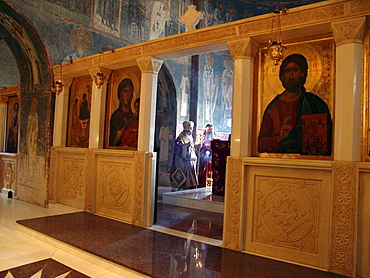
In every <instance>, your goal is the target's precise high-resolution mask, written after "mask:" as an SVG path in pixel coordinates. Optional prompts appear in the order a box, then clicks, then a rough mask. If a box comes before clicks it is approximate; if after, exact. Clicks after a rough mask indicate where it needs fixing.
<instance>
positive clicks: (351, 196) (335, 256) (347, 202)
mask: <svg viewBox="0 0 370 278" xmlns="http://www.w3.org/2000/svg"><path fill="white" fill-rule="evenodd" d="M357 173H358V166H357V164H356V163H335V164H334V189H333V194H334V196H333V197H334V198H333V214H332V218H333V226H332V229H331V252H330V270H331V271H332V272H337V273H341V274H344V275H348V276H353V275H354V272H355V252H356V219H357V217H356V213H357V207H358V204H357V201H356V199H357V198H356V196H357V183H358V176H357Z"/></svg>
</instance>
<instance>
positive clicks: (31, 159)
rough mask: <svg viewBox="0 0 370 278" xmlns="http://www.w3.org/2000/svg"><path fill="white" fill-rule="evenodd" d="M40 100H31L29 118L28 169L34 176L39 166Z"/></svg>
mask: <svg viewBox="0 0 370 278" xmlns="http://www.w3.org/2000/svg"><path fill="white" fill-rule="evenodd" d="M37 106H38V102H37V99H35V98H34V99H33V100H32V102H31V109H30V114H29V115H28V120H27V155H28V171H29V174H30V176H33V175H34V173H35V172H36V168H35V167H37V148H38V134H39V124H38V122H39V115H38V113H37Z"/></svg>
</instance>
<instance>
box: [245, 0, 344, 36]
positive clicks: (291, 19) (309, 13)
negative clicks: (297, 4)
mask: <svg viewBox="0 0 370 278" xmlns="http://www.w3.org/2000/svg"><path fill="white" fill-rule="evenodd" d="M344 15H345V5H344V3H340V4H335V5H329V6H324V7H318V8H316V9H310V10H308V9H305V10H303V11H298V12H293V13H289V14H287V15H284V16H281V19H280V21H281V28H282V29H289V28H292V27H293V26H296V25H298V24H305V25H311V24H314V23H317V22H318V21H327V22H330V21H332V19H333V18H337V17H342V16H344ZM272 20H273V19H272V17H271V18H268V19H261V20H255V21H251V22H245V23H243V24H241V25H240V26H238V29H239V34H240V35H248V36H251V34H253V33H257V32H258V33H261V32H263V33H266V32H270V30H271V25H272Z"/></svg>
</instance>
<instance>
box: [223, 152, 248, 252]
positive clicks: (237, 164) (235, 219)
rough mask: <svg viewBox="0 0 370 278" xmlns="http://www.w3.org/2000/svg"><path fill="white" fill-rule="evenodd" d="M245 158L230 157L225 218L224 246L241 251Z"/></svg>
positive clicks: (228, 161)
mask: <svg viewBox="0 0 370 278" xmlns="http://www.w3.org/2000/svg"><path fill="white" fill-rule="evenodd" d="M242 175H243V158H235V157H228V160H227V183H226V187H225V189H226V194H225V196H226V199H225V217H224V225H225V228H224V231H225V234H224V238H223V241H224V246H225V247H227V248H230V249H235V250H240V229H241V223H240V217H241V211H242V209H241V206H242V181H243V177H242Z"/></svg>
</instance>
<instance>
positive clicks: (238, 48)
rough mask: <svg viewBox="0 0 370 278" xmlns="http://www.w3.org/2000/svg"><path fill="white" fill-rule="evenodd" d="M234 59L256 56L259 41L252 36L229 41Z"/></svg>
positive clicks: (228, 44)
mask: <svg viewBox="0 0 370 278" xmlns="http://www.w3.org/2000/svg"><path fill="white" fill-rule="evenodd" d="M227 46H228V48H229V51H230V54H231V56H232V57H233V59H241V58H252V59H253V58H254V57H255V56H256V53H257V51H258V47H259V45H258V43H257V42H256V41H254V40H253V39H251V38H247V39H243V40H237V41H229V42H227Z"/></svg>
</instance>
